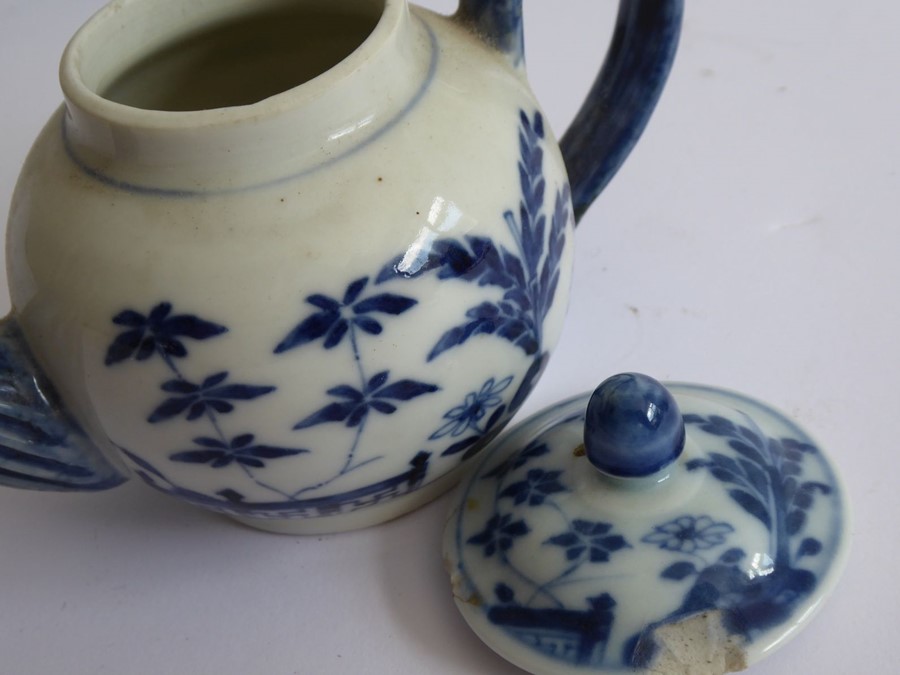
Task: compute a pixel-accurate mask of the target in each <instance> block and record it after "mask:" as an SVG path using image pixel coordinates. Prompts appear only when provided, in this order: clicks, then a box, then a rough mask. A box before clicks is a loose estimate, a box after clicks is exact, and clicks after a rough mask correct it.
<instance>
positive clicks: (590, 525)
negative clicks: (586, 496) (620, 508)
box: [572, 518, 612, 537]
mask: <svg viewBox="0 0 900 675" xmlns="http://www.w3.org/2000/svg"><path fill="white" fill-rule="evenodd" d="M572 527H573V528H574V530H575V531H576V532H578V533H580V534H584V535H588V536H591V537H596V536H598V535H601V534H606V533H607V532H609V531H610V530H611V529H612V525H610V524H609V523H599V522H593V521H590V520H582V519H580V518H577V519H575V520H573V521H572Z"/></svg>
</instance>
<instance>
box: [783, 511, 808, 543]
mask: <svg viewBox="0 0 900 675" xmlns="http://www.w3.org/2000/svg"><path fill="white" fill-rule="evenodd" d="M804 525H806V512H805V511H802V510H800V509H794V510H793V511H791V512H789V513H788V514H787V517H786V518H785V519H784V529H785V531H786V532H787V533H788V534H789V535H790V536H792V537H793V536H794V535H795V534H797V533H798V532H800V530H802V529H803V526H804Z"/></svg>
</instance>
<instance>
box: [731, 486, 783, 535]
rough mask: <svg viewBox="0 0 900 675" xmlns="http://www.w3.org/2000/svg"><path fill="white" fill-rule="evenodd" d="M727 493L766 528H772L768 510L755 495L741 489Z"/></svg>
mask: <svg viewBox="0 0 900 675" xmlns="http://www.w3.org/2000/svg"><path fill="white" fill-rule="evenodd" d="M728 495H729V496H730V497H731V498H732V499H733V500H734V501H736V502H737V503H738V505H739V506H740V507H741V508H742V509H744V511H746V512H747V513H749V514H750V515H751V516H753V517H754V518H756V519H758V520H759V521H760V522H761V523H762V524H763V525H765V526H766V528H767V529H769V530H771V529H772V520H771V518H770V516H769V511H768V509H766V507H765V506H763V504H762V502H760V501H759V500H758V499H757V498H756V497H754V496H753V495H751V494H749V493H747V492H744V491H743V490H737V489H733V490H729V491H728Z"/></svg>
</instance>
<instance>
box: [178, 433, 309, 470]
mask: <svg viewBox="0 0 900 675" xmlns="http://www.w3.org/2000/svg"><path fill="white" fill-rule="evenodd" d="M254 439H255V437H254V435H253V434H241V435H239V436H235V437H234V438H232V439H231V440H230V441H228V442H226V441H223V440H219V439H218V438H209V437H206V436H200V437H198V438H195V439H194V443H195V444H196V445H197V446H198V448H195V449H192V450H183V451H181V452H175V453H173V454H171V455H169V459H171V460H173V461H175V462H187V463H189V464H209V465H210V466H211V467H212V468H214V469H219V468H222V467H225V466H229V465H230V464H232V463H237V464H241V465H243V466H246V467H251V468H255V469H261V468H263V467H264V466H265V462H264V461H263V460H264V459H277V458H280V457H291V456H293V455H299V454H302V453H306V452H309V451H308V450H305V449H302V448H281V447H277V446H273V445H264V444H254V443H253V441H254Z"/></svg>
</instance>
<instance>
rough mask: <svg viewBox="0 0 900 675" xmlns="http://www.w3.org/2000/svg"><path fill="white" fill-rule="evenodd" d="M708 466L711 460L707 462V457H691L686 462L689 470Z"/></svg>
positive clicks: (685, 466)
mask: <svg viewBox="0 0 900 675" xmlns="http://www.w3.org/2000/svg"><path fill="white" fill-rule="evenodd" d="M708 466H709V462H707V461H706V460H705V459H691V460H688V461H687V462H686V463H685V465H684V468H686V469H687V470H688V471H696V470H697V469H704V468H707V467H708Z"/></svg>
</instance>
